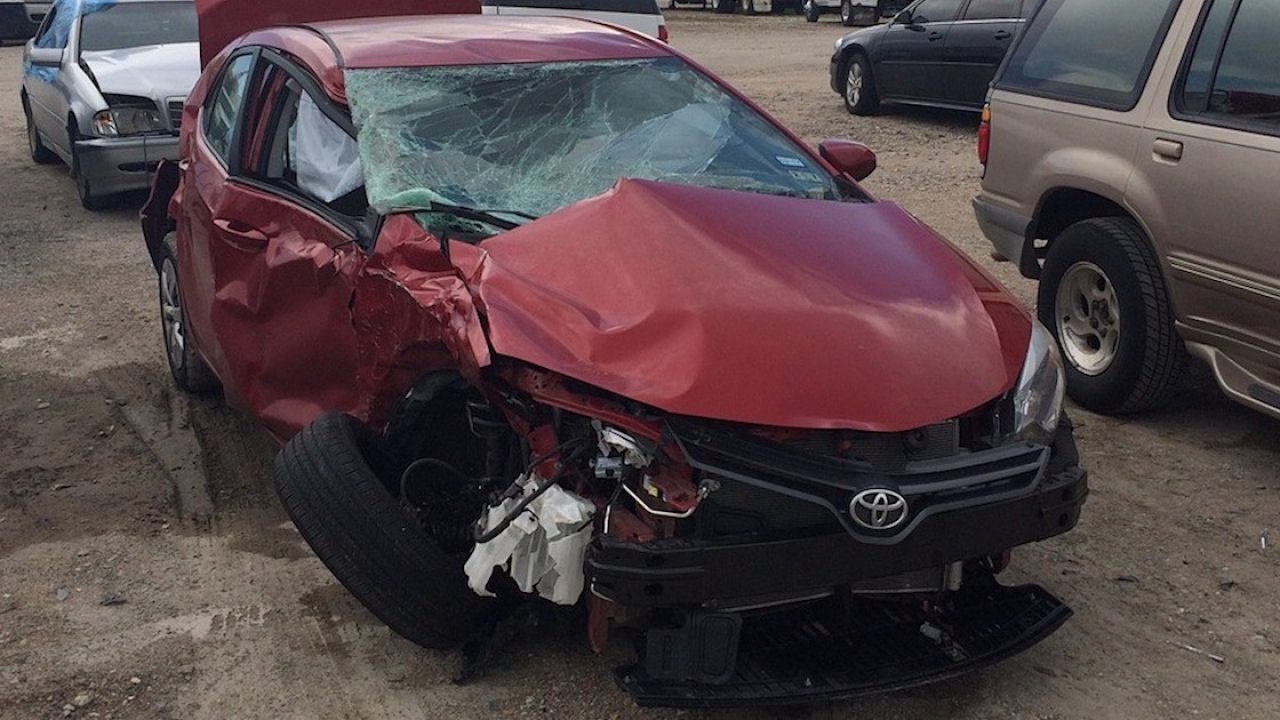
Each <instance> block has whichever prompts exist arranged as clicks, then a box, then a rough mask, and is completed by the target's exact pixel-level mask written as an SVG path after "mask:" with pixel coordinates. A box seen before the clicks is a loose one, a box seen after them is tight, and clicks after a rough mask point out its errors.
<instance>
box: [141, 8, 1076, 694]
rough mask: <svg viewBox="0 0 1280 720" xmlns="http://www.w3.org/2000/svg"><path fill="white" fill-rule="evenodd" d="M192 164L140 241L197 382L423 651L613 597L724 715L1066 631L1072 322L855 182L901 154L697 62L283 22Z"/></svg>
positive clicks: (340, 562) (643, 683) (881, 685)
mask: <svg viewBox="0 0 1280 720" xmlns="http://www.w3.org/2000/svg"><path fill="white" fill-rule="evenodd" d="M227 4H231V0H224V1H223V2H220V3H219V2H214V3H213V5H227ZM207 5H208V3H206V6H207ZM207 17H208V16H207V15H206V18H207ZM242 21H243V22H250V21H251V18H250V19H249V20H244V19H243V18H242ZM205 29H208V28H207V26H202V30H205ZM211 32H212V31H211ZM218 32H221V33H223V34H224V35H225V34H227V32H226V28H220V29H218ZM215 34H216V33H215ZM181 157H182V161H181V162H180V163H178V164H176V165H165V166H163V167H162V168H161V169H160V170H159V171H158V173H157V179H156V182H155V186H154V188H153V195H152V197H151V199H150V201H149V202H148V204H147V206H146V207H145V208H144V210H143V218H142V220H143V229H144V234H145V237H146V242H147V247H148V249H149V250H150V253H151V257H152V258H153V260H154V262H155V266H156V268H157V270H158V272H159V277H160V302H161V310H162V325H163V328H164V337H165V346H166V349H167V355H168V358H169V365H170V369H171V370H172V374H173V377H174V379H175V381H176V382H177V384H178V385H179V386H181V387H183V388H185V389H187V390H190V391H207V390H212V389H214V388H216V387H217V386H218V385H221V387H222V388H223V390H224V391H225V395H226V397H227V399H228V400H229V401H231V402H233V403H234V404H236V405H239V406H241V407H243V408H245V409H247V410H248V411H249V412H250V413H252V414H253V415H254V416H256V417H257V418H258V419H259V420H260V421H261V422H262V424H263V425H264V426H265V427H266V428H267V430H268V431H269V432H270V433H271V434H272V435H273V436H274V437H276V438H277V439H278V440H280V441H281V442H282V443H284V448H283V449H282V450H281V453H280V455H279V458H278V460H277V463H276V468H275V477H274V480H275V483H276V487H277V490H278V491H279V494H280V497H281V499H282V501H283V503H284V506H285V508H286V509H287V511H288V512H289V514H290V516H291V517H292V518H293V520H294V522H295V524H296V526H297V528H298V530H299V531H300V532H301V533H302V535H303V537H304V538H306V540H307V541H308V542H309V543H310V545H311V547H312V548H313V549H314V550H315V552H316V554H317V555H318V556H319V557H320V559H321V560H323V561H324V562H325V563H326V564H327V565H328V567H329V568H330V569H331V570H332V572H333V573H334V575H335V576H337V578H338V579H339V580H340V581H342V583H343V584H344V585H345V586H346V587H347V588H348V589H349V590H350V591H351V592H352V593H353V594H354V595H355V596H356V597H357V598H359V599H360V600H361V601H362V602H363V603H365V604H366V605H367V606H368V607H369V608H370V609H371V610H372V611H373V612H374V613H375V614H376V615H378V617H380V618H381V619H382V620H383V621H385V622H386V623H387V625H389V626H390V627H391V628H392V629H393V630H395V631H396V632H398V633H400V634H402V635H404V636H405V637H407V638H409V639H411V640H413V641H415V642H418V643H420V644H423V645H426V646H430V647H444V646H450V645H453V644H455V643H462V642H468V641H470V642H468V645H469V647H472V648H477V647H478V648H481V649H480V650H478V651H475V652H474V653H473V659H477V660H482V659H483V657H482V656H483V655H484V653H485V652H486V650H485V649H484V648H486V647H491V646H492V644H493V643H488V644H486V638H491V637H492V636H493V633H494V632H496V630H495V628H498V627H501V625H502V623H503V622H504V618H508V617H510V616H511V614H512V613H513V612H514V608H518V607H528V604H529V603H546V602H548V601H549V602H550V603H558V604H560V605H580V606H585V608H586V618H587V619H586V626H587V627H586V636H587V639H588V642H590V644H591V645H592V647H594V648H595V649H597V650H600V649H603V647H604V645H605V643H606V641H607V640H608V637H609V635H610V633H611V632H613V631H616V630H619V629H621V630H625V631H626V633H627V634H628V635H629V636H630V637H632V638H634V639H635V640H636V648H637V658H636V660H635V662H634V663H633V664H630V665H628V666H626V667H623V668H620V669H619V671H618V682H619V684H620V685H621V686H622V687H623V688H624V689H625V690H627V691H628V692H630V693H631V694H633V695H634V696H635V697H636V698H637V700H638V701H639V702H642V703H646V704H671V705H718V704H736V703H744V702H753V703H754V702H800V701H806V700H811V699H814V698H830V697H845V696H851V695H856V694H859V693H864V692H870V691H878V690H886V689H894V688H900V687H906V686H910V685H914V684H919V683H924V682H929V681H932V680H937V679H940V678H943V677H948V676H951V675H954V674H956V673H959V672H962V671H964V670H967V669H971V668H974V667H978V666H981V665H984V664H987V663H991V662H994V661H997V660H999V659H1002V658H1004V657H1007V656H1009V655H1010V654H1013V653H1015V652H1018V651H1020V650H1022V649H1025V648H1027V647H1029V646H1031V645H1033V644H1034V643H1036V642H1038V641H1039V640H1041V639H1043V638H1044V637H1047V636H1048V635H1049V634H1051V633H1052V632H1053V631H1054V630H1056V629H1057V628H1058V627H1059V626H1060V625H1061V624H1062V623H1063V622H1064V621H1065V620H1066V619H1067V617H1068V616H1069V614H1070V611H1069V610H1068V609H1067V608H1066V607H1065V605H1063V604H1062V603H1061V602H1060V601H1058V600H1057V599H1056V598H1054V597H1053V596H1052V595H1051V594H1049V593H1048V592H1047V591H1045V590H1044V589H1042V588H1040V587H1037V586H1034V585H1027V586H1017V587H1014V586H1005V585H1001V584H999V583H998V582H996V579H995V576H996V574H997V573H999V572H1000V571H1001V570H1002V569H1003V568H1004V567H1005V566H1006V565H1007V564H1008V562H1009V559H1010V550H1011V549H1012V548H1014V547H1016V546H1018V545H1022V544H1025V543H1030V542H1034V541H1038V540H1042V539H1045V538H1048V537H1051V536H1055V535H1058V534H1061V533H1063V532H1066V531H1067V530H1069V529H1070V528H1071V527H1073V526H1074V525H1075V523H1076V520H1077V518H1078V515H1079V512H1080V508H1081V506H1082V504H1083V502H1084V499H1085V495H1086V493H1087V489H1086V475H1085V472H1084V471H1083V470H1082V469H1081V468H1080V467H1079V464H1078V459H1077V455H1076V451H1075V445H1074V441H1073V439H1072V430H1071V425H1070V423H1069V422H1068V421H1067V420H1066V419H1065V418H1064V417H1063V416H1062V413H1061V405H1062V392H1063V380H1062V372H1061V369H1060V364H1059V360H1058V357H1057V354H1056V349H1055V347H1054V345H1053V343H1052V340H1051V339H1050V336H1049V334H1048V333H1047V332H1046V331H1045V330H1044V328H1042V327H1040V326H1039V325H1038V324H1036V322H1035V321H1034V320H1032V319H1031V318H1030V317H1029V316H1028V315H1027V313H1026V312H1025V311H1024V310H1023V309H1022V308H1021V307H1020V306H1019V305H1018V303H1017V302H1016V301H1015V300H1014V299H1013V298H1012V297H1011V296H1010V295H1009V294H1008V293H1007V292H1006V291H1005V290H1004V289H1003V288H1001V287H1000V285H999V284H998V283H997V282H996V281H995V280H993V279H992V278H991V277H990V276H989V275H988V274H986V273H985V272H984V271H983V270H981V269H980V268H979V267H978V266H977V265H975V264H974V263H973V262H972V261H971V260H969V259H968V258H966V257H965V255H964V254H963V253H961V252H960V251H958V250H957V249H956V248H955V247H954V246H953V245H951V244H950V243H948V242H947V241H946V240H944V239H943V238H941V237H940V236H938V235H937V234H936V233H934V232H933V231H932V230H930V229H929V228H928V227H926V226H925V225H923V224H922V223H920V222H919V221H918V220H916V219H915V218H914V217H912V216H911V215H910V214H909V213H907V212H906V211H904V210H903V209H901V208H900V207H898V206H897V205H894V204H892V203H887V202H879V201H876V200H875V199H874V198H872V197H871V196H870V195H868V194H867V193H866V192H865V191H864V190H862V189H861V188H860V187H859V186H858V184H857V181H858V180H860V179H862V178H863V177H865V176H866V175H867V174H868V173H869V172H871V170H872V169H873V168H874V156H873V155H871V153H870V151H868V150H867V149H866V148H864V147H862V146H860V145H857V144H855V143H848V142H840V141H828V142H825V143H823V144H822V145H821V146H820V147H819V150H818V151H817V152H814V151H812V150H810V149H809V148H807V147H806V146H805V145H804V144H803V143H802V142H801V141H800V140H799V139H798V138H796V137H795V136H794V135H793V134H791V133H790V132H788V131H787V130H786V129H785V128H783V127H782V126H781V125H780V124H778V123H777V122H776V121H775V120H773V119H772V118H770V117H769V116H768V115H767V114H765V113H764V112H763V111H761V110H760V109H759V108H758V107H756V106H755V105H754V104H753V103H751V102H750V101H749V100H748V99H746V98H745V97H743V96H742V95H741V94H740V93H738V92H737V91H735V90H733V89H732V88H730V87H729V86H727V85H726V84H725V83H723V82H722V81H721V80H719V79H717V78H716V77H714V76H713V75H711V74H710V73H709V72H707V71H706V70H704V69H703V68H701V67H699V66H698V65H697V64H695V63H693V62H692V61H690V60H689V59H688V58H685V57H684V56H683V55H681V54H680V53H679V52H677V51H675V50H673V49H672V48H670V47H669V46H667V45H666V44H663V43H660V42H656V41H653V40H650V39H649V38H646V37H643V36H640V35H636V34H634V33H630V32H627V31H624V30H622V29H618V28H614V27H610V26H606V25H599V24H593V23H589V22H585V21H579V20H571V19H549V18H508V17H505V16H504V17H478V16H476V17H468V16H462V17H443V16H437V17H399V18H383V19H367V18H366V19H349V20H340V21H327V22H317V23H304V24H293V25H289V26H281V27H270V28H263V29H256V30H252V31H251V32H248V33H247V34H245V35H242V36H240V37H239V38H238V39H236V40H234V41H233V42H231V43H230V45H229V46H228V47H226V48H225V49H223V50H222V51H221V52H219V53H217V55H216V57H213V58H212V60H211V61H210V62H209V64H208V67H207V68H206V69H205V71H204V74H203V76H202V78H201V79H200V81H199V83H198V84H197V85H196V87H195V89H194V91H193V92H192V94H191V96H190V98H188V100H187V104H186V108H185V111H184V115H183V123H182V138H181Z"/></svg>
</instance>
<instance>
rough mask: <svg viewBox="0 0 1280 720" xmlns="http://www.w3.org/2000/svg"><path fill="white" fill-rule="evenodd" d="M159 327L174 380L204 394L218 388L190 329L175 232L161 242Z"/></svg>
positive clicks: (191, 391)
mask: <svg viewBox="0 0 1280 720" xmlns="http://www.w3.org/2000/svg"><path fill="white" fill-rule="evenodd" d="M159 270H160V327H161V329H162V330H164V349H165V357H166V358H167V359H168V361H169V373H170V374H171V375H173V382H174V384H176V385H177V386H178V387H179V388H181V389H182V390H185V391H187V392H189V393H192V394H194V395H204V394H207V393H210V392H213V391H214V390H217V389H218V380H217V378H216V377H214V375H213V371H212V370H210V369H209V366H208V365H207V364H206V363H205V361H204V358H202V357H200V353H199V351H198V350H197V349H196V346H195V340H194V339H193V338H192V337H191V335H190V333H188V332H187V323H186V315H185V314H184V313H183V310H182V290H181V286H180V285H179V284H178V250H177V245H176V244H175V236H174V234H173V233H169V235H168V236H167V237H166V238H165V239H164V242H163V243H161V245H160V268H159Z"/></svg>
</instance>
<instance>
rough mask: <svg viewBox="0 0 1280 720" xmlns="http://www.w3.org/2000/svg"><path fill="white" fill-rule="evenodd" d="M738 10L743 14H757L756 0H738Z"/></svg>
mask: <svg viewBox="0 0 1280 720" xmlns="http://www.w3.org/2000/svg"><path fill="white" fill-rule="evenodd" d="M738 11H739V12H741V13H742V14H743V15H755V14H756V0H738Z"/></svg>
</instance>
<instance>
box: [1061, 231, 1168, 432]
mask: <svg viewBox="0 0 1280 720" xmlns="http://www.w3.org/2000/svg"><path fill="white" fill-rule="evenodd" d="M1036 304H1037V314H1038V315H1039V318H1040V321H1041V322H1042V323H1043V324H1044V325H1045V327H1047V328H1049V331H1050V332H1052V333H1053V335H1054V337H1055V338H1057V340H1058V346H1059V347H1060V348H1061V350H1062V356H1063V366H1064V369H1065V371H1066V376H1067V393H1068V394H1069V395H1070V396H1071V398H1072V399H1073V400H1075V401H1076V402H1077V403H1079V404H1080V405H1081V406H1083V407H1085V408H1087V409H1089V410H1092V411H1094V412H1098V413H1103V414H1107V415H1121V414H1127V413H1136V412H1141V411H1143V410H1149V409H1151V408H1154V407H1157V406H1159V405H1160V404H1161V403H1163V402H1165V401H1166V400H1168V399H1169V397H1170V396H1171V395H1172V393H1173V391H1174V390H1175V389H1176V388H1177V384H1178V380H1179V378H1180V377H1181V376H1182V373H1183V371H1184V369H1185V367H1186V364H1187V350H1186V346H1185V345H1184V344H1183V342H1182V338H1181V337H1179V336H1178V331H1177V329H1176V328H1175V327H1174V312H1173V304H1172V302H1171V301H1170V298H1169V291H1168V288H1167V287H1166V285H1165V282H1164V277H1163V275H1161V272H1160V263H1159V261H1158V259H1157V258H1156V255H1155V252H1154V251H1153V250H1152V248H1151V244H1150V243H1149V242H1148V241H1147V238H1146V235H1145V234H1144V233H1143V231H1142V228H1141V227H1139V226H1138V224H1137V223H1136V222H1134V221H1133V220H1130V219H1128V218H1119V217H1112V218H1094V219H1090V220H1084V221H1081V222H1077V223H1075V224H1074V225H1071V226H1070V227H1068V228H1067V229H1066V230H1064V231H1062V233H1061V234H1059V235H1058V237H1057V238H1055V239H1054V240H1053V243H1052V244H1051V245H1050V246H1049V254H1048V257H1047V258H1046V259H1045V264H1044V271H1043V272H1042V273H1041V277H1040V288H1039V294H1038V297H1037V303H1036Z"/></svg>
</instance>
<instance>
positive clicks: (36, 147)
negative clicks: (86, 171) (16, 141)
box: [22, 95, 58, 165]
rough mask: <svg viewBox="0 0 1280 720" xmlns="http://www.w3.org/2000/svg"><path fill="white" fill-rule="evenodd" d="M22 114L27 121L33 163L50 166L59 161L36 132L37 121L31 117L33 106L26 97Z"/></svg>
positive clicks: (29, 147)
mask: <svg viewBox="0 0 1280 720" xmlns="http://www.w3.org/2000/svg"><path fill="white" fill-rule="evenodd" d="M22 114H23V116H24V117H26V119H27V148H28V150H30V151H31V162H33V163H35V164H37V165H48V164H50V163H52V162H54V161H55V160H57V159H58V156H57V155H55V154H54V153H53V151H52V150H50V149H49V148H47V147H45V144H44V141H43V140H41V139H40V131H38V130H36V121H35V119H34V118H32V117H31V105H30V104H29V103H28V101H27V97H26V95H23V96H22Z"/></svg>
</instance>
